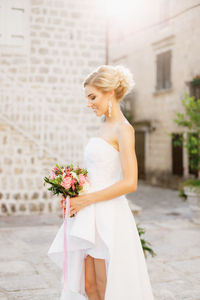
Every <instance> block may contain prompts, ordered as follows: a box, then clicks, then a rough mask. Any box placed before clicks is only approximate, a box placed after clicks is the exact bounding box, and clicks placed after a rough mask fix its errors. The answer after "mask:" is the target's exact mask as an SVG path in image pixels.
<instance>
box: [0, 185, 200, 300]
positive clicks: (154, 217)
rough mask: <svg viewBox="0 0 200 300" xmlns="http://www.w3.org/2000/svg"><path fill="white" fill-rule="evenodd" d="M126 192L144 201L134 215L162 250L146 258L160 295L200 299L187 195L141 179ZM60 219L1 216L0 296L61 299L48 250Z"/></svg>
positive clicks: (197, 229) (199, 241)
mask: <svg viewBox="0 0 200 300" xmlns="http://www.w3.org/2000/svg"><path fill="white" fill-rule="evenodd" d="M127 198H128V199H130V201H134V203H135V204H137V205H140V206H142V208H143V209H142V211H141V213H140V214H139V215H135V219H136V222H137V223H139V224H140V225H141V226H142V227H144V228H145V229H146V233H145V239H146V240H148V241H149V242H151V244H152V248H153V250H154V251H155V252H156V254H157V255H156V256H155V257H151V256H150V255H148V256H147V259H146V262H147V266H148V270H149V274H150V279H151V283H152V287H153V292H154V295H155V300H174V299H175V300H200V225H197V224H195V223H193V222H192V216H191V211H190V209H189V207H188V203H187V201H183V200H181V199H180V198H179V197H178V192H177V191H174V190H169V189H163V188H159V187H151V186H149V185H146V184H144V183H143V182H141V181H140V182H139V188H138V190H137V191H136V193H132V194H129V195H127ZM61 222H62V219H61V218H59V217H55V216H52V215H45V216H30V217H29V216H23V217H22V216H20V217H14V216H13V217H0V249H1V251H0V300H7V299H9V300H30V299H31V300H36V299H37V300H46V299H47V297H48V300H57V299H58V300H59V297H60V291H61V284H60V276H61V274H60V270H59V269H58V268H57V267H56V265H55V264H54V263H53V262H52V261H51V260H50V259H49V258H48V257H47V255H46V253H47V251H48V248H49V245H50V243H51V242H52V240H53V238H54V237H55V235H56V232H57V230H58V228H59V226H60V224H61ZM113 300H114V299H113ZM124 300H133V299H124ZM135 300H136V299H135Z"/></svg>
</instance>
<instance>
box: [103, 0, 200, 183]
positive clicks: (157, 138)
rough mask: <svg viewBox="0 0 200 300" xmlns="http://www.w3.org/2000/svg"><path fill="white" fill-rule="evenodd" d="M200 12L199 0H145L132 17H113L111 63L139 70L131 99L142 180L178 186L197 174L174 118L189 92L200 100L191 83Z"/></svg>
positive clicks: (199, 64)
mask: <svg viewBox="0 0 200 300" xmlns="http://www.w3.org/2000/svg"><path fill="white" fill-rule="evenodd" d="M134 5H135V6H134ZM199 15H200V4H199V1H197V0H193V1H192V0H191V1H186V0H183V1H170V0H156V1H155V0H154V1H149V0H148V1H147V0H141V1H135V4H134V3H133V5H132V14H131V18H129V19H128V18H124V19H122V20H121V19H120V17H122V16H120V15H119V16H117V17H116V16H113V17H112V18H113V19H112V22H111V25H112V26H111V28H110V31H109V34H110V36H109V40H110V48H109V63H111V64H123V65H126V66H128V67H129V68H130V69H131V71H132V72H133V74H134V78H135V82H136V85H135V88H134V91H133V93H132V95H130V96H129V99H127V101H128V103H129V106H130V110H131V115H132V116H133V119H132V123H133V126H134V128H135V132H136V154H137V159H138V166H139V178H141V179H145V180H146V181H148V182H151V183H152V184H156V185H163V186H168V187H172V188H176V187H177V186H178V183H179V182H181V181H183V178H188V177H194V176H196V171H195V170H192V169H191V168H190V167H189V164H188V155H187V153H186V149H185V147H183V146H182V147H181V146H180V147H175V146H174V143H173V142H172V140H176V139H177V138H178V137H179V136H180V135H181V134H182V128H181V127H178V125H177V124H176V123H175V122H174V121H173V119H174V118H175V117H176V112H184V107H183V104H182V102H181V100H182V99H183V98H184V94H185V92H187V93H188V94H189V95H190V96H195V97H196V98H200V88H199V86H196V87H195V88H192V85H191V81H192V79H193V78H194V77H195V76H196V75H197V74H200V56H199V53H200V43H199V37H200V18H199ZM171 134H174V135H173V137H172V136H171Z"/></svg>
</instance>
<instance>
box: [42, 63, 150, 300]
mask: <svg viewBox="0 0 200 300" xmlns="http://www.w3.org/2000/svg"><path fill="white" fill-rule="evenodd" d="M134 85H135V83H134V80H133V77H132V73H131V72H130V71H129V69H127V68H125V67H123V66H110V65H102V66H100V67H98V68H97V69H96V70H95V71H94V72H92V73H91V74H89V75H88V77H87V78H86V80H85V81H84V89H85V95H86V98H87V99H88V106H89V107H91V108H92V109H93V110H94V112H95V114H96V116H98V117H100V116H102V115H105V121H104V123H103V125H102V126H101V128H100V129H99V132H98V135H97V136H95V137H91V138H90V140H89V142H88V144H87V145H86V147H85V149H84V161H85V164H86V166H85V167H86V168H87V170H88V177H89V179H90V189H89V191H88V192H87V194H83V195H79V196H77V197H73V198H71V199H70V212H69V215H70V216H72V215H73V214H75V217H73V218H69V225H68V232H67V236H68V242H69V254H68V268H67V271H68V289H67V291H66V290H64V289H63V290H62V295H61V300H67V299H68V300H81V299H89V300H153V294H152V289H151V284H150V280H149V276H148V272H147V266H146V262H145V257H144V253H143V249H142V246H141V242H140V238H139V234H138V231H137V227H136V223H135V220H134V217H133V214H132V212H131V210H130V207H129V205H128V200H127V198H126V197H125V196H124V195H125V194H128V193H131V192H135V191H136V190H137V184H138V167H137V159H136V154H135V131H134V128H133V127H132V125H131V124H130V123H129V122H128V121H127V120H126V118H125V116H124V115H123V113H122V111H121V109H120V101H121V100H122V99H123V98H124V96H125V95H126V94H127V93H129V92H130V91H131V90H132V88H133V87H134ZM62 201H63V200H61V205H62ZM62 240H63V225H62V226H61V228H60V230H59V232H58V233H57V235H56V238H55V239H54V241H53V243H52V245H51V247H50V249H49V251H48V255H49V257H51V258H52V259H53V260H54V262H55V263H57V264H58V265H59V266H60V267H62V258H63V244H62Z"/></svg>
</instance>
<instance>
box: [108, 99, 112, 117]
mask: <svg viewBox="0 0 200 300" xmlns="http://www.w3.org/2000/svg"><path fill="white" fill-rule="evenodd" d="M111 107H112V102H111V101H109V104H108V115H109V117H111Z"/></svg>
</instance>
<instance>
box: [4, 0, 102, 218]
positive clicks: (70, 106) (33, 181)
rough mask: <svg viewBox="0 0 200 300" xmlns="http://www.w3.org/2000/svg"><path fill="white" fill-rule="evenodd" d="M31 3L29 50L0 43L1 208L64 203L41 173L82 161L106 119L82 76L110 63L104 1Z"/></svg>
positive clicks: (48, 207) (46, 208) (18, 210)
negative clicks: (93, 107)
mask: <svg viewBox="0 0 200 300" xmlns="http://www.w3.org/2000/svg"><path fill="white" fill-rule="evenodd" d="M29 3H30V4H29V5H30V6H29V9H28V11H27V12H26V13H27V14H28V28H27V32H28V39H29V42H28V44H29V46H28V48H27V50H26V52H24V53H20V54H19V51H17V48H16V52H15V49H12V53H11V52H10V51H9V49H8V51H6V50H5V48H3V47H2V48H1V45H0V48H1V49H2V51H0V53H1V54H0V66H1V68H0V82H1V88H0V98H1V99H0V102H1V110H0V215H7V214H15V215H17V214H30V213H48V212H58V211H60V208H59V199H58V198H57V197H56V196H54V197H53V196H52V195H51V194H50V192H49V191H47V187H44V186H43V178H44V176H46V175H48V173H49V171H50V170H51V168H53V167H54V165H55V163H56V162H57V163H59V164H65V163H74V164H77V163H80V164H83V149H84V146H85V144H86V142H87V140H88V138H89V137H90V135H93V134H94V131H95V130H96V129H97V127H98V124H99V122H100V120H99V119H97V118H96V116H95V114H94V113H92V112H91V111H90V110H89V108H88V107H87V99H86V98H85V95H84V90H83V87H82V82H83V80H84V78H85V77H86V76H87V74H88V73H89V72H91V71H92V70H93V69H94V68H95V67H97V66H98V65H101V64H104V63H105V48H106V47H105V16H104V9H103V6H102V3H101V2H100V1H91V0H81V1H80V0H75V1H70V0H63V1H61V0H58V1H49V0H31V1H30V2H29Z"/></svg>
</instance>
